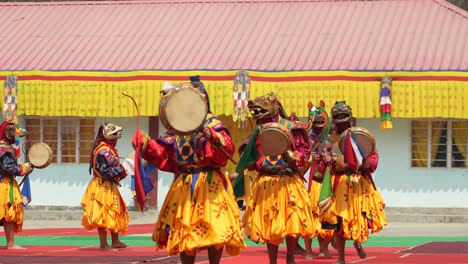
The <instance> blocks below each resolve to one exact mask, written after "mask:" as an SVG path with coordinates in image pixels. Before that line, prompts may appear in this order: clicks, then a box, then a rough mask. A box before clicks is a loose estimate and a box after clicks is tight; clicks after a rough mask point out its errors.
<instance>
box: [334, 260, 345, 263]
mask: <svg viewBox="0 0 468 264" xmlns="http://www.w3.org/2000/svg"><path fill="white" fill-rule="evenodd" d="M334 264H346V262H345V261H344V260H341V259H339V260H337V261H336V262H335V263H334Z"/></svg>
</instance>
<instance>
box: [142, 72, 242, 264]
mask: <svg viewBox="0 0 468 264" xmlns="http://www.w3.org/2000/svg"><path fill="white" fill-rule="evenodd" d="M191 81H192V82H191V85H189V86H188V87H187V88H181V89H194V90H195V91H197V92H200V93H201V94H202V96H203V97H204V99H205V100H206V103H207V105H208V114H207V115H206V119H205V121H204V123H203V125H202V127H201V129H200V131H197V132H195V133H193V134H191V135H182V134H181V135H175V134H173V133H171V132H166V133H165V134H164V135H162V136H160V137H159V138H158V139H152V138H150V137H149V136H147V135H146V134H145V133H144V132H143V131H137V132H136V133H135V134H134V136H133V146H134V147H135V148H137V147H138V144H140V147H141V152H142V158H144V159H145V160H147V161H148V162H149V163H151V164H154V165H156V166H157V167H158V168H159V169H160V170H163V171H167V172H172V173H174V175H175V178H174V181H173V182H172V185H171V187H170V188H169V191H168V193H167V195H166V198H165V200H164V203H163V206H162V207H161V211H160V212H161V213H160V214H159V217H158V221H157V222H156V224H155V227H154V232H153V236H152V237H153V240H154V241H155V242H156V249H160V248H164V247H166V248H167V251H168V253H169V255H177V254H179V253H180V258H181V261H182V263H184V264H186V263H194V262H195V258H196V253H197V251H199V250H201V249H206V248H207V249H208V257H209V261H210V263H219V262H220V259H221V257H222V253H223V248H226V252H227V253H228V254H229V255H238V254H239V253H240V249H241V248H244V247H245V242H244V238H243V234H242V231H241V229H240V211H239V208H238V206H237V203H236V200H235V198H234V195H233V191H232V185H231V182H230V180H229V178H228V177H227V176H226V175H225V174H224V173H223V172H222V171H221V169H222V168H223V167H224V166H226V164H227V161H228V156H227V155H226V154H225V153H224V152H223V151H222V149H224V150H225V152H226V153H228V155H232V154H233V152H234V144H233V141H232V138H231V136H230V133H229V131H228V129H227V128H226V127H225V126H224V124H223V123H222V122H221V121H220V120H219V119H218V118H217V117H216V116H215V115H214V114H212V113H211V111H210V109H209V97H208V93H207V91H206V89H205V86H204V84H203V83H202V82H201V81H200V80H199V77H198V76H194V77H192V78H191ZM170 93H171V91H169V92H168V94H170Z"/></svg>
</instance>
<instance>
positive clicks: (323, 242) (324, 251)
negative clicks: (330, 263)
mask: <svg viewBox="0 0 468 264" xmlns="http://www.w3.org/2000/svg"><path fill="white" fill-rule="evenodd" d="M332 238H333V237H324V238H323V237H320V236H319V237H318V242H319V247H320V254H319V256H321V257H325V258H331V257H332V255H331V254H330V251H328V245H329V244H330V241H331V240H332Z"/></svg>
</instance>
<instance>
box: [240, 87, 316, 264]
mask: <svg viewBox="0 0 468 264" xmlns="http://www.w3.org/2000/svg"><path fill="white" fill-rule="evenodd" d="M248 107H249V109H250V113H251V115H252V117H253V118H254V119H256V122H257V128H256V129H255V131H254V133H253V135H252V136H251V137H250V139H249V140H248V141H247V142H248V143H247V145H246V146H245V148H241V149H243V150H244V151H243V153H242V156H241V159H240V161H239V165H238V167H237V168H236V171H237V172H239V173H242V172H243V171H244V170H245V168H248V169H249V170H256V171H257V175H256V176H254V178H253V179H252V195H251V196H250V198H249V199H248V200H247V201H246V203H247V205H246V209H245V212H244V215H243V218H242V225H243V227H244V233H245V235H246V236H247V237H248V238H249V239H250V240H252V241H254V242H256V243H261V244H265V243H266V244H267V249H268V257H269V260H270V263H277V256H278V246H279V244H281V243H282V242H283V240H284V238H286V243H287V256H286V260H287V263H288V264H291V263H295V260H294V251H295V248H296V245H297V241H298V238H299V237H301V236H302V237H312V236H314V235H315V229H314V219H313V217H312V204H311V202H310V199H309V196H308V194H307V190H306V188H305V186H304V183H303V177H302V175H301V170H304V167H305V166H307V161H308V159H309V156H310V151H311V149H310V145H309V139H308V136H307V131H306V129H305V127H304V125H301V124H299V123H298V122H291V121H289V120H287V117H286V115H285V114H284V110H283V108H282V107H281V104H280V102H279V100H278V99H277V97H276V96H275V95H274V94H268V95H264V96H260V97H257V98H255V99H254V100H253V101H252V100H250V101H249V103H248ZM266 127H277V128H276V129H279V130H280V131H281V130H282V131H283V132H284V133H285V134H289V135H291V137H290V139H291V142H290V147H289V149H285V150H284V152H283V154H280V155H275V156H273V155H265V154H264V151H265V149H264V146H265V145H262V143H261V142H262V137H263V136H262V135H261V134H262V132H260V130H262V129H264V128H266ZM278 127H280V128H278ZM263 138H264V137H263ZM273 141H274V140H272V142H266V144H269V145H270V146H271V145H274V144H277V143H278V142H273ZM241 175H242V174H241ZM238 179H240V178H238ZM236 183H239V185H237V184H236V188H237V186H243V180H239V181H236ZM236 194H237V191H236Z"/></svg>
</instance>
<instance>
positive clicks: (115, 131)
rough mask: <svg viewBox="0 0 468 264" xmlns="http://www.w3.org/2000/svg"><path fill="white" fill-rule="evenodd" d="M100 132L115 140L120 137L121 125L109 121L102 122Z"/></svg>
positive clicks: (108, 138)
mask: <svg viewBox="0 0 468 264" xmlns="http://www.w3.org/2000/svg"><path fill="white" fill-rule="evenodd" d="M102 133H103V135H104V138H105V139H107V140H117V139H119V138H121V137H122V127H119V126H117V125H114V124H111V123H109V124H103V131H102Z"/></svg>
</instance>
